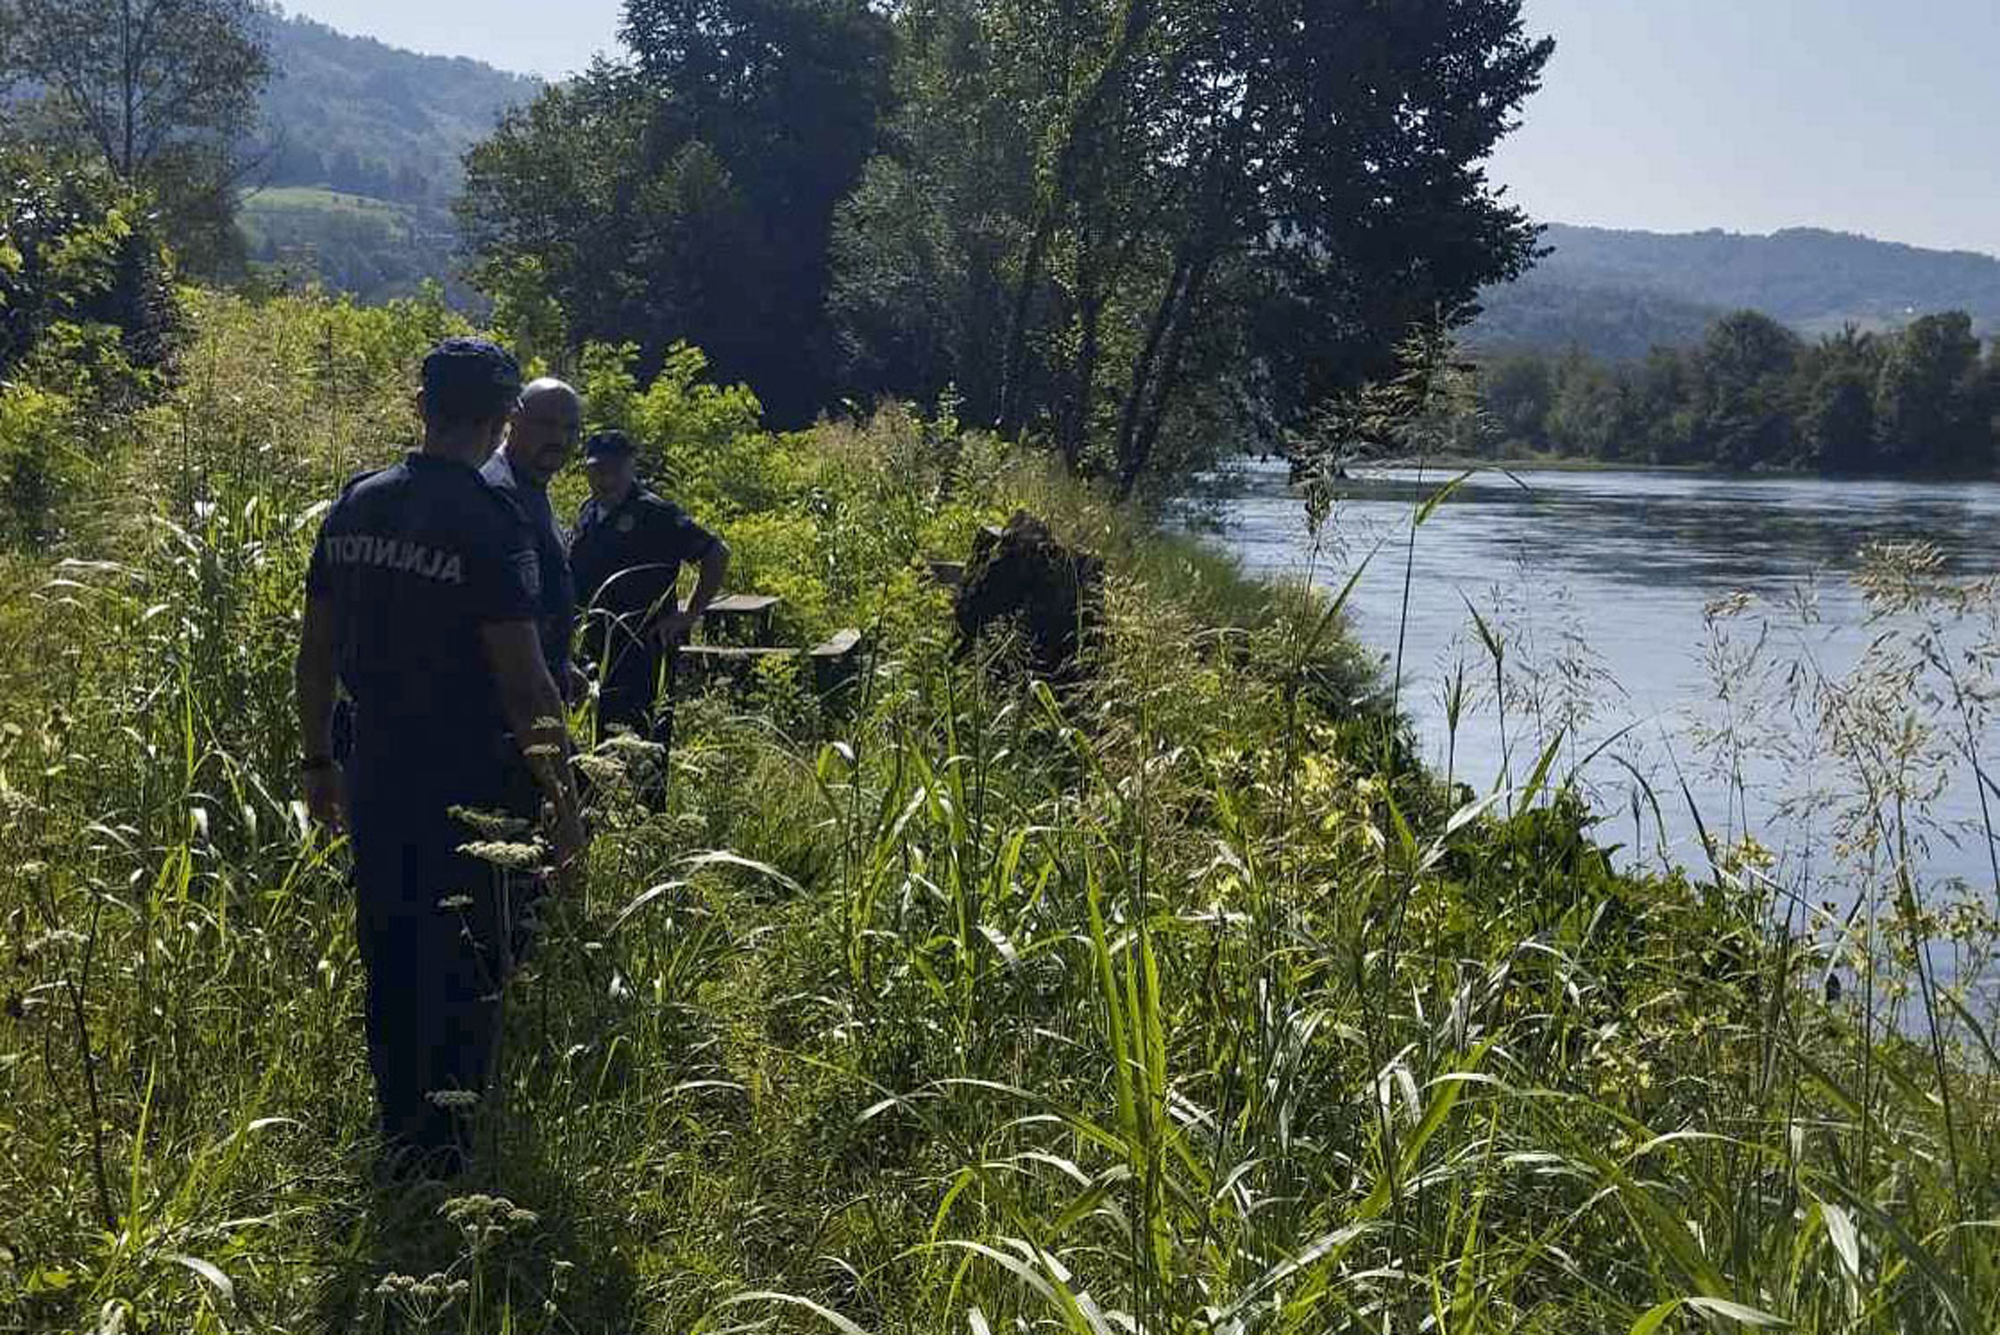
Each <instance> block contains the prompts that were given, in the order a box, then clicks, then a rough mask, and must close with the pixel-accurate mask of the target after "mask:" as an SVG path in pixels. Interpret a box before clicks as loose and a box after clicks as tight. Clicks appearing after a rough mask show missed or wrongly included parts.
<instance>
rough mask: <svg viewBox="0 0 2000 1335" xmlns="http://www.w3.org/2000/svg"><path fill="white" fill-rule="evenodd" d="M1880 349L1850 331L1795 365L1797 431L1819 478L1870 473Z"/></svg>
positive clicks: (1824, 343) (1832, 338) (1863, 335)
mask: <svg viewBox="0 0 2000 1335" xmlns="http://www.w3.org/2000/svg"><path fill="white" fill-rule="evenodd" d="M1881 361H1882V355H1881V352H1880V345H1879V344H1878V342H1877V341H1876V339H1875V337H1874V336H1873V335H1871V334H1867V333H1863V332H1862V331H1860V330H1858V329H1856V328H1855V327H1854V326H1853V325H1849V326H1847V327H1846V328H1845V329H1843V330H1841V331H1840V332H1839V333H1838V334H1834V335H1831V336H1829V337H1827V338H1824V339H1822V340H1820V343H1819V346H1818V347H1816V348H1814V349H1812V350H1811V352H1809V353H1808V354H1807V356H1806V358H1805V359H1804V360H1803V361H1802V362H1801V363H1800V367H1799V374H1800V378H1801V380H1802V382H1803V385H1804V392H1803V395H1802V399H1803V411H1804V418H1803V422H1802V430H1803V432H1804V436H1805V442H1806V445H1807V446H1808V447H1809V448H1810V449H1811V451H1812V457H1813V463H1814V465H1815V466H1816V467H1817V468H1818V469H1819V470H1820V471H1821V472H1822V473H1834V474H1840V473H1865V472H1868V471H1870V470H1871V469H1873V468H1874V467H1875V463H1876V460H1875V384H1876V381H1877V380H1878V379H1879V378H1880V375H1881V370H1880V366H1881Z"/></svg>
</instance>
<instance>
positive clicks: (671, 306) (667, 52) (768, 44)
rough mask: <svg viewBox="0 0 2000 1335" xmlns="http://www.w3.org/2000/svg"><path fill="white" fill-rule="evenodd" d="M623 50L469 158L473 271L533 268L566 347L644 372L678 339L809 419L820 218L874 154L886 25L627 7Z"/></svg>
mask: <svg viewBox="0 0 2000 1335" xmlns="http://www.w3.org/2000/svg"><path fill="white" fill-rule="evenodd" d="M621 35H622V37H623V39H624V41H625V42H626V45H627V47H628V50H629V53H630V54H629V56H628V58H627V59H625V60H624V61H620V62H610V61H600V62H599V63H597V64H596V65H594V66H593V67H592V68H591V69H590V70H588V71H587V72H585V73H584V74H583V75H581V76H579V77H578V78H577V79H575V80H574V81H572V82H571V83H570V84H568V85H567V86H563V87H558V88H551V89H549V90H548V91H547V92H545V93H544V94H543V95H542V96H541V97H540V98H539V99H537V100H536V101H535V102H534V103H532V104H531V105H529V106H527V107H525V108H522V109H519V110H517V111H515V112H513V113H511V114H509V115H508V116H507V117H506V118H505V119H504V120H503V121H502V122H501V125H500V128H499V130H498V131H497V132H496V133H495V134H494V135H493V137H492V138H490V139H488V140H487V141H485V142H484V143H482V144H480V145H479V146H477V147H476V148H475V149H474V150H473V151H472V152H471V153H470V154H469V155H468V158H467V164H466V166H467V179H466V192H465V196H464V198H463V200H462V202H461V207H460V217H461V220H462V223H463V225H464V229H465V234H466V237H467V240H468V242H469V243H470V245H471V247H472V248H473V250H474V252H475V254H476V255H477V257H478V259H479V263H480V265H481V270H482V272H483V273H486V274H489V275H490V274H499V273H506V272H517V269H516V268H515V266H516V265H517V264H518V262H519V261H521V260H525V259H532V260H534V261H536V262H537V263H538V264H539V265H540V267H541V271H542V273H543V274H544V275H545V279H546V282H547V285H548V286H547V292H548V295H550V296H551V297H553V298H554V299H555V300H556V301H558V302H559V303H560V305H561V306H562V308H563V309H564V311H565V312H566V313H567V314H568V317H569V320H570V327H571V333H572V335H573V337H574V338H575V339H576V340H578V341H579V342H581V341H583V340H586V339H595V340H599V341H605V342H614V343H620V342H625V341H628V340H629V341H632V342H634V343H636V344H637V345H638V347H639V349H640V354H641V365H642V367H643V369H645V370H647V371H649V372H650V371H651V370H653V369H657V367H658V366H659V365H661V363H662V361H663V359H664V358H665V356H666V352H667V349H668V348H670V347H671V346H672V345H673V344H674V343H676V342H681V341H686V342H690V343H694V344H697V345H699V346H700V347H701V348H703V349H704V350H705V351H706V352H707V354H708V355H709V357H710V358H711V359H712V361H713V364H714V367H715V371H716V374H717V375H718V376H719V377H720V378H722V379H725V380H732V381H733V380H742V381H746V382H748V383H749V384H751V385H753V386H754V387H756V389H757V391H758V393H759V395H760V396H761V397H762V399H763V401H764V403H765V405H766V406H767V408H768V409H769V410H770V411H771V413H772V415H773V417H774V418H776V419H777V420H779V421H783V422H801V421H805V420H809V419H810V418H811V416H812V415H813V413H814V412H816V411H817V410H818V409H819V408H820V407H822V406H823V405H824V404H825V402H826V401H827V398H828V397H829V395H830V391H831V381H830V378H829V370H830V367H831V363H832V356H831V339H830V336H829V333H828V330H827V326H826V321H825V318H824V314H823V306H824V300H825V294H826V288H827V283H828V251H829V245H830V235H831V231H832V220H833V212H834V209H835V207H836V205H837V204H838V202H839V201H840V199H841V198H842V197H843V196H844V195H846V194H847V193H848V191H849V190H850V189H851V188H852V187H853V186H854V184H855V182H856V180H857V179H858V177H859V175H860V172H861V167H862V164H863V162H864V161H866V159H867V158H868V156H869V154H870V153H871V151H872V149H873V146H874V143H875V138H876V126H877V121H878V118H879V115H880V109H881V107H882V105H883V103H884V102H885V100H886V99H887V96H888V87H889V55H890V38H889V29H888V24H887V21H886V20H884V19H883V18H882V17H880V16H879V15H877V14H876V13H875V12H874V10H873V9H872V8H870V7H869V6H868V5H866V4H864V3H862V2H861V0H633V3H631V4H628V5H627V6H626V13H625V22H624V25H623V27H622V29H621Z"/></svg>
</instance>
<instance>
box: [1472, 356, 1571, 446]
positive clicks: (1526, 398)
mask: <svg viewBox="0 0 2000 1335" xmlns="http://www.w3.org/2000/svg"><path fill="white" fill-rule="evenodd" d="M1479 385H1480V401H1481V404H1482V406H1483V407H1484V409H1485V412H1486V416H1487V419H1488V421H1489V422H1490V423H1491V424H1492V427H1493V430H1494V432H1495V433H1496V434H1497V436H1498V438H1499V441H1500V443H1502V444H1504V445H1516V444H1518V445H1521V446H1525V447H1526V448H1527V449H1529V450H1541V449H1546V448H1547V446H1548V439H1549V438H1548V417H1549V407H1550V404H1551V401H1552V400H1553V399H1554V397H1555V385H1554V381H1553V377H1552V376H1551V375H1550V372H1549V364H1548V362H1547V361H1545V360H1544V359H1543V358H1541V357H1538V356H1535V355H1533V354H1532V353H1529V354H1517V355H1515V356H1511V357H1501V358H1498V359H1496V360H1493V361H1490V362H1488V363H1487V364H1486V365H1485V367H1483V368H1482V373H1481V375H1480V380H1479Z"/></svg>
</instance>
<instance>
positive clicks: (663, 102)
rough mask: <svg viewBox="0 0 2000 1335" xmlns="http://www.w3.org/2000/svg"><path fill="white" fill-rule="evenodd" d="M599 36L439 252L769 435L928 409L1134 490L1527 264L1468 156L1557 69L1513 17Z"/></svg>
mask: <svg viewBox="0 0 2000 1335" xmlns="http://www.w3.org/2000/svg"><path fill="white" fill-rule="evenodd" d="M621 35H622V37H623V39H624V41H625V44H626V46H627V48H628V51H629V55H628V57H627V58H626V59H625V60H623V61H620V62H616V63H610V62H607V63H601V64H600V65H598V66H597V67H595V68H593V69H592V70H591V71H590V72H588V73H587V74H586V75H584V76H583V77H581V78H580V79H578V80H577V81H575V82H574V83H573V84H572V85H570V86H569V87H566V88H562V89H553V90H550V91H549V92H548V93H546V94H544V96H543V97H542V98H541V99H540V100H539V101H538V102H537V103H536V104H535V105H534V106H532V107H530V108H528V109H526V110H524V111H521V112H518V113H516V114H515V115H513V116H511V117H509V118H508V120H507V121H506V122H505V123H504V124H503V125H502V127H501V130H500V132H499V133H498V134H497V135H496V136H495V137H494V138H493V139H491V140H489V141H487V142H486V143H485V144H483V145H481V146H479V147H478V148H477V149H475V150H474V152H473V153H472V154H471V156H470V158H469V161H468V182H467V193H466V196H465V199H464V201H463V205H462V210H461V212H462V217H463V221H464V224H465V228H466V231H467V234H468V237H469V239H470V240H471V241H472V243H473V247H474V249H475V251H476V253H477V254H478V255H479V256H480V259H481V262H482V263H483V264H485V265H488V266H495V268H494V270H493V271H494V272H498V273H504V272H510V271H511V270H510V268H509V266H511V265H513V264H514V263H515V262H516V261H518V260H520V259H523V258H533V259H535V260H536V261H537V262H538V263H539V264H540V265H541V266H542V271H543V272H544V273H545V274H546V275H547V279H548V282H549V289H548V290H549V292H550V294H551V295H552V296H553V297H554V298H555V299H556V300H558V301H559V302H560V304H561V305H562V306H563V308H564V309H565V310H566V311H567V312H568V313H569V315H570V318H571V321H572V333H573V336H574V337H575V338H577V339H578V340H582V339H586V338H600V339H610V340H614V341H615V340H623V339H626V338H635V339H636V341H637V342H638V344H639V346H640V348H641V351H642V362H643V363H645V364H647V365H657V364H658V360H659V359H660V357H662V356H663V355H664V350H665V348H667V347H668V346H670V345H671V344H672V342H673V341H674V340H676V339H687V340H689V341H691V342H694V343H697V344H699V345H700V346H702V347H703V348H704V349H706V350H707V351H708V352H709V354H710V355H711V356H712V357H713V359H714V362H715V367H716V371H717V373H718V374H719V375H721V376H722V377H724V378H728V379H743V380H746V381H748V382H749V383H750V384H751V385H752V386H753V387H754V388H755V389H756V390H757V392H758V394H759V396H760V397H761V398H762V399H763V401H764V403H765V404H766V406H767V407H768V408H769V409H770V410H771V411H772V412H773V414H774V416H776V417H777V418H779V419H780V420H800V419H802V418H804V417H806V416H809V415H810V414H811V413H812V412H813V411H815V410H817V409H818V408H819V407H821V406H823V405H824V404H825V402H826V401H827V399H828V398H829V397H831V395H832V394H834V393H836V392H839V393H843V394H846V395H850V396H853V397H856V398H863V399H874V398H882V397H891V396H894V397H912V398H917V399H920V400H926V401H935V400H936V399H938V398H939V397H940V396H942V395H944V394H945V392H946V391H947V389H948V388H949V389H950V390H951V391H952V392H953V393H954V394H955V395H956V396H957V397H958V399H959V401H960V402H961V403H962V404H963V410H964V411H965V413H966V415H967V416H968V418H970V419H972V420H978V421H984V422H997V423H999V424H1000V425H1001V426H1002V427H1003V428H1005V429H1007V430H1008V431H1009V432H1011V433H1019V432H1023V431H1035V432H1038V433H1041V434H1045V435H1046V436H1048V437H1049V438H1051V439H1052V440H1053V441H1054V443H1055V444H1056V445H1057V446H1058V447H1059V448H1060V450H1061V452H1062V453H1063V455H1064V456H1065V458H1066V459H1067V460H1068V461H1069V462H1070V463H1071V464H1072V465H1073V466H1075V467H1077V468H1079V469H1081V470H1085V471H1092V472H1102V473H1105V474H1108V475H1110V476H1112V477H1113V478H1114V479H1115V480H1116V481H1117V483H1118V484H1119V486H1120V487H1121V489H1125V490H1130V489H1131V488H1133V487H1134V486H1136V485H1137V484H1138V483H1139V481H1140V479H1141V478H1142V476H1144V475H1145V474H1146V473H1147V472H1148V471H1161V472H1170V471H1172V470H1173V469H1174V468H1175V467H1177V466H1178V465H1180V464H1182V463H1184V462H1187V461H1189V460H1191V459H1193V458H1195V457H1199V456H1200V455H1201V454H1202V453H1203V452H1213V451H1214V450H1215V449H1216V448H1217V446H1218V443H1219V442H1222V441H1228V440H1231V439H1235V438H1240V437H1241V435H1242V434H1243V433H1244V432H1246V431H1250V430H1254V429H1259V428H1260V427H1261V429H1263V430H1266V431H1271V430H1275V429H1276V428H1277V427H1278V426H1280V425H1283V424H1284V423H1286V422H1295V421H1299V420H1303V419H1304V418H1306V417H1307V416H1309V415H1310V414H1311V413H1312V412H1313V410H1314V409H1315V408H1317V407H1318V406H1319V405H1320V404H1321V403H1322V402H1323V401H1325V400H1326V399H1327V398H1329V397H1330V396H1337V395H1340V394H1343V393H1346V392H1349V391H1351V390H1353V389H1354V388H1355V387H1356V386H1358V385H1359V384H1360V383H1362V382H1363V381H1364V380H1366V379H1368V378H1369V377H1370V376H1372V375H1374V374H1376V373H1378V372H1379V371H1381V370H1382V369H1383V368H1384V367H1385V366H1387V365H1388V364H1389V363H1390V362H1391V360H1392V352H1393V349H1394V347H1395V345H1396V343H1397V342H1398V341H1399V340H1400V339H1402V338H1403V337H1404V336H1405V335H1406V334H1407V333H1408V331H1409V329H1410V328H1411V327H1412V326H1413V325H1418V324H1426V323H1430V322H1433V321H1435V320H1436V319H1437V318H1438V317H1439V316H1440V315H1443V316H1444V317H1445V318H1447V319H1460V318H1463V317H1464V316H1466V315H1467V314H1469V313H1470V302H1471V300H1472V297H1473V295H1474V293H1475V292H1476V291H1477V290H1478V288H1479V287H1480V286H1481V285H1482V284H1484V283H1488V282H1492V281H1496V280H1499V279H1504V278H1508V277H1511V276H1513V275H1514V274H1516V273H1518V272H1519V271H1520V270H1521V269H1522V268H1523V267H1524V266H1525V264H1526V263H1527V261H1528V259H1529V257H1530V255H1531V252H1532V247H1533V242H1534V235H1535V231H1534V228H1533V226H1532V225H1531V224H1530V223H1529V222H1528V220H1527V219H1526V218H1525V217H1524V216H1523V215H1522V214H1521V213H1520V212H1519V211H1518V210H1516V209H1514V208H1512V207H1511V206H1508V205H1506V204H1505V203H1504V202H1503V201H1502V200H1501V199H1500V198H1499V196H1498V193H1497V192H1496V191H1495V190H1493V189H1492V188H1491V187H1490V186H1489V185H1488V183H1487V182H1486V180H1485V178H1484V175H1483V174H1482V171H1481V168H1480V165H1479V164H1480V163H1481V162H1482V161H1483V160H1484V159H1485V158H1486V157H1487V156H1488V155H1489V154H1490V153H1491V152H1492V150H1493V148H1494V146H1495V145H1496V144H1497V143H1498V142H1499V140H1500V138H1501V137H1502V136H1503V135H1504V134H1505V133H1506V132H1507V131H1508V130H1509V129H1510V128H1511V127H1512V125H1513V123H1514V118H1515V116H1516V115H1517V114H1518V112H1519V110H1520V108H1521V106H1522V105H1523V103H1524V101H1525V100H1526V98H1527V97H1528V96H1529V94H1531V93H1532V92H1533V91H1534V89H1535V87H1536V85H1537V81H1538V79H1539V77H1540V72H1541V69H1542V67H1543V65H1544V63H1545V62H1546V61H1547V59H1548V57H1549V54H1550V51H1551V49H1552V44H1551V43H1549V42H1547V41H1538V40H1532V39H1530V38H1529V37H1528V36H1527V35H1526V34H1525V32H1524V29H1523V27H1522V23H1521V18H1520V5H1519V0H1430V2H1428V3H1425V4H1421V5H1407V6H1384V5H1380V4H1376V3H1371V2H1370V0H1317V2H1315V3H1306V0H1248V2H1247V3H1222V0H1070V2H1069V3H1064V4H1062V5H1054V6H1052V5H1048V4H1044V3H1037V2H1034V0H905V3H902V4H899V5H896V6H892V7H890V12H889V14H888V16H887V17H884V16H883V14H881V13H879V12H878V11H877V10H876V9H874V8H871V7H869V6H867V5H864V4H861V3H859V0H629V3H628V4H627V5H626V7H625V22H624V24H623V27H622V29H621Z"/></svg>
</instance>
